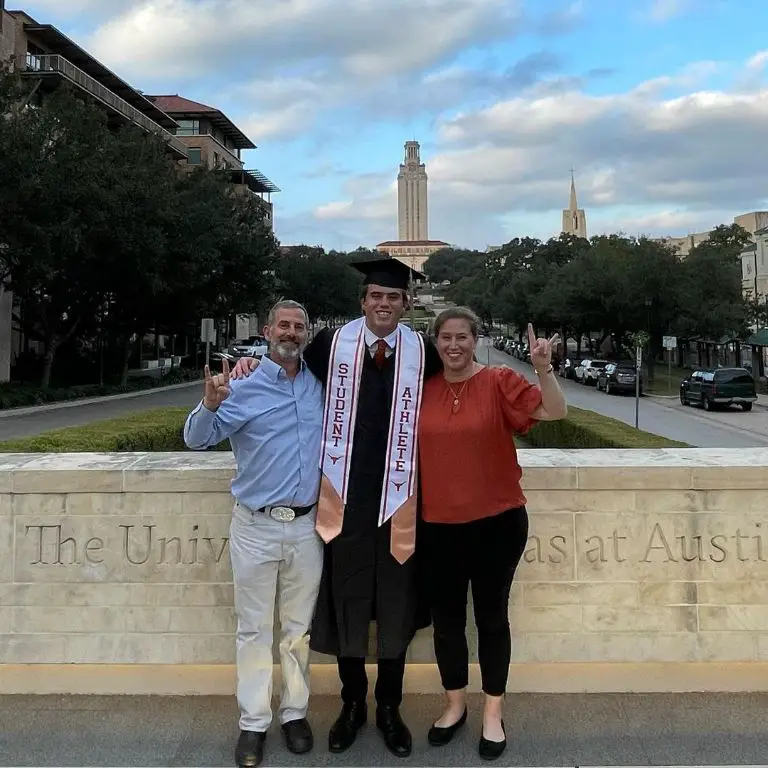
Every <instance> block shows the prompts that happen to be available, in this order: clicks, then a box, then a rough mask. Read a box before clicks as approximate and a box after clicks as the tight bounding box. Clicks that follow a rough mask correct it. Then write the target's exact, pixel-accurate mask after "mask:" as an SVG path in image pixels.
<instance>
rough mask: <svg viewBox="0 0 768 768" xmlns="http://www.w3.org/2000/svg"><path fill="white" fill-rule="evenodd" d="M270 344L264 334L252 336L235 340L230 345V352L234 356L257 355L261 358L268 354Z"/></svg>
mask: <svg viewBox="0 0 768 768" xmlns="http://www.w3.org/2000/svg"><path fill="white" fill-rule="evenodd" d="M268 351H269V346H268V344H267V340H266V339H265V338H264V337H263V336H251V337H250V338H249V339H243V340H241V341H235V342H233V343H232V345H231V346H230V347H229V350H228V352H229V354H230V355H233V356H234V357H256V358H258V359H259V360H261V358H262V357H263V356H264V355H266V354H267V352H268Z"/></svg>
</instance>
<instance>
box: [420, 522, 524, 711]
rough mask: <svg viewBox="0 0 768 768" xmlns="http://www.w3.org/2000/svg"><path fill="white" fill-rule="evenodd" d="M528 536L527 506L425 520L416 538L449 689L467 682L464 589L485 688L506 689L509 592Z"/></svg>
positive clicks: (492, 690)
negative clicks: (472, 517) (454, 519)
mask: <svg viewBox="0 0 768 768" xmlns="http://www.w3.org/2000/svg"><path fill="white" fill-rule="evenodd" d="M527 540H528V513H527V512H526V509H525V507H517V508H515V509H510V510H507V511H506V512H503V513H502V514H500V515H495V516H493V517H486V518H483V519H481V520H476V521H473V522H471V523H453V524H452V523H425V524H424V536H423V538H422V540H421V542H420V545H421V546H422V547H423V549H422V553H423V554H424V556H425V559H426V574H427V576H426V579H427V589H428V594H429V600H430V607H431V609H432V625H433V628H434V642H435V657H436V659H437V666H438V669H439V670H440V677H441V679H442V682H443V687H444V688H445V689H446V690H448V691H455V690H459V689H461V688H466V686H467V685H468V683H469V650H468V648H467V638H466V634H465V631H466V625H467V592H468V587H469V586H470V585H471V587H472V601H473V604H474V608H475V624H476V626H477V646H478V653H477V655H478V661H479V662H480V672H481V674H482V680H483V691H484V692H485V693H487V694H489V695H490V696H501V695H503V694H504V692H505V691H506V688H507V677H508V675H509V662H510V657H511V653H512V642H511V638H510V634H509V590H510V588H511V586H512V579H513V578H514V575H515V569H516V568H517V564H518V563H519V562H520V558H521V557H522V555H523V552H524V551H525V544H526V541H527Z"/></svg>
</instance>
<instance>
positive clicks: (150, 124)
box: [27, 53, 187, 157]
mask: <svg viewBox="0 0 768 768" xmlns="http://www.w3.org/2000/svg"><path fill="white" fill-rule="evenodd" d="M27 72H30V73H31V72H38V73H43V72H56V73H57V74H60V75H62V76H63V77H65V78H66V79H67V80H69V81H70V82H72V83H74V84H75V85H77V86H79V87H80V88H82V89H83V90H84V91H87V92H88V93H90V94H91V95H92V96H95V97H96V98H97V99H99V101H101V102H103V103H104V104H106V105H107V106H108V107H110V108H111V109H114V110H115V111H116V112H118V113H119V114H121V115H122V116H123V117H124V118H126V120H130V121H131V122H132V123H135V124H136V125H138V126H139V127H140V128H143V129H144V130H145V131H149V132H151V133H154V134H155V135H156V136H159V137H160V138H161V139H163V141H165V142H166V143H168V144H169V145H170V146H171V147H172V148H173V149H175V150H176V151H177V152H180V153H181V154H182V155H184V156H185V157H186V154H187V147H186V145H185V144H184V143H183V142H181V141H179V140H178V139H177V138H176V137H175V136H174V135H173V134H172V133H170V131H166V130H165V128H163V127H162V126H161V125H158V124H157V123H156V122H155V121H154V120H151V119H150V118H148V117H147V116H146V115H145V114H143V113H142V112H139V110H138V109H136V107H134V106H132V105H131V104H129V103H128V102H127V101H125V99H121V98H120V97H119V96H118V95H116V94H115V93H113V92H112V91H110V90H109V88H105V87H104V86H103V85H102V84H101V83H100V82H99V81H98V80H96V79H95V78H93V77H91V76H90V75H88V74H86V73H85V72H83V70H82V69H79V68H78V67H76V66H75V65H74V64H72V62H70V61H67V59H65V58H64V57H63V56H58V55H55V54H44V55H41V56H35V55H33V54H31V53H28V54H27Z"/></svg>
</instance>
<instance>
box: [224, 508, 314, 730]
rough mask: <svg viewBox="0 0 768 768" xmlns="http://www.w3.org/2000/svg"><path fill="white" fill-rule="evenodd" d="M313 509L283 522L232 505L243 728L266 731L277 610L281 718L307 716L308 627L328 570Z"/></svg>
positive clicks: (238, 697) (238, 671) (231, 547)
mask: <svg viewBox="0 0 768 768" xmlns="http://www.w3.org/2000/svg"><path fill="white" fill-rule="evenodd" d="M315 516H316V515H315V512H314V511H313V512H311V513H310V514H308V515H304V516H302V517H297V518H296V519H295V520H292V521H291V522H289V523H281V522H279V521H277V520H274V519H273V518H271V517H270V516H269V515H265V514H264V513H263V512H252V511H250V510H248V509H246V508H245V507H243V506H242V505H240V504H239V503H238V504H235V509H234V512H233V515H232V524H231V527H230V541H229V548H230V557H231V561H232V573H233V576H234V586H235V611H236V614H237V701H238V705H239V706H240V729H241V730H244V731H266V730H267V729H268V728H269V726H270V724H271V722H272V660H273V656H272V653H273V623H274V616H275V605H277V616H278V620H279V623H280V628H279V652H280V666H281V671H282V679H283V685H282V695H281V700H280V708H279V720H280V722H281V723H287V722H290V721H291V720H299V719H301V718H303V717H305V716H306V714H307V707H308V704H309V635H308V632H309V626H310V623H311V621H312V614H313V613H314V610H315V601H316V599H317V591H318V587H319V585H320V575H321V573H322V569H323V543H322V540H321V539H320V537H319V536H318V535H317V534H316V533H315Z"/></svg>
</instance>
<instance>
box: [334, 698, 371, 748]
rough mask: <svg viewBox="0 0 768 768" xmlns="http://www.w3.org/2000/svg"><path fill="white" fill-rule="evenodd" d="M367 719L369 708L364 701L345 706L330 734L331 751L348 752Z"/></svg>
mask: <svg viewBox="0 0 768 768" xmlns="http://www.w3.org/2000/svg"><path fill="white" fill-rule="evenodd" d="M367 719H368V707H367V705H366V703H365V702H364V701H360V702H358V701H355V702H352V703H351V704H345V705H344V706H343V707H342V709H341V714H340V715H339V716H338V717H337V718H336V722H335V723H334V724H333V725H332V726H331V730H330V732H329V734H328V749H329V751H331V752H335V753H339V752H345V751H346V750H348V749H349V748H350V747H351V746H352V744H354V742H355V739H356V738H357V732H358V731H359V730H360V729H361V728H362V727H363V726H364V725H365V721H366V720H367Z"/></svg>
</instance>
